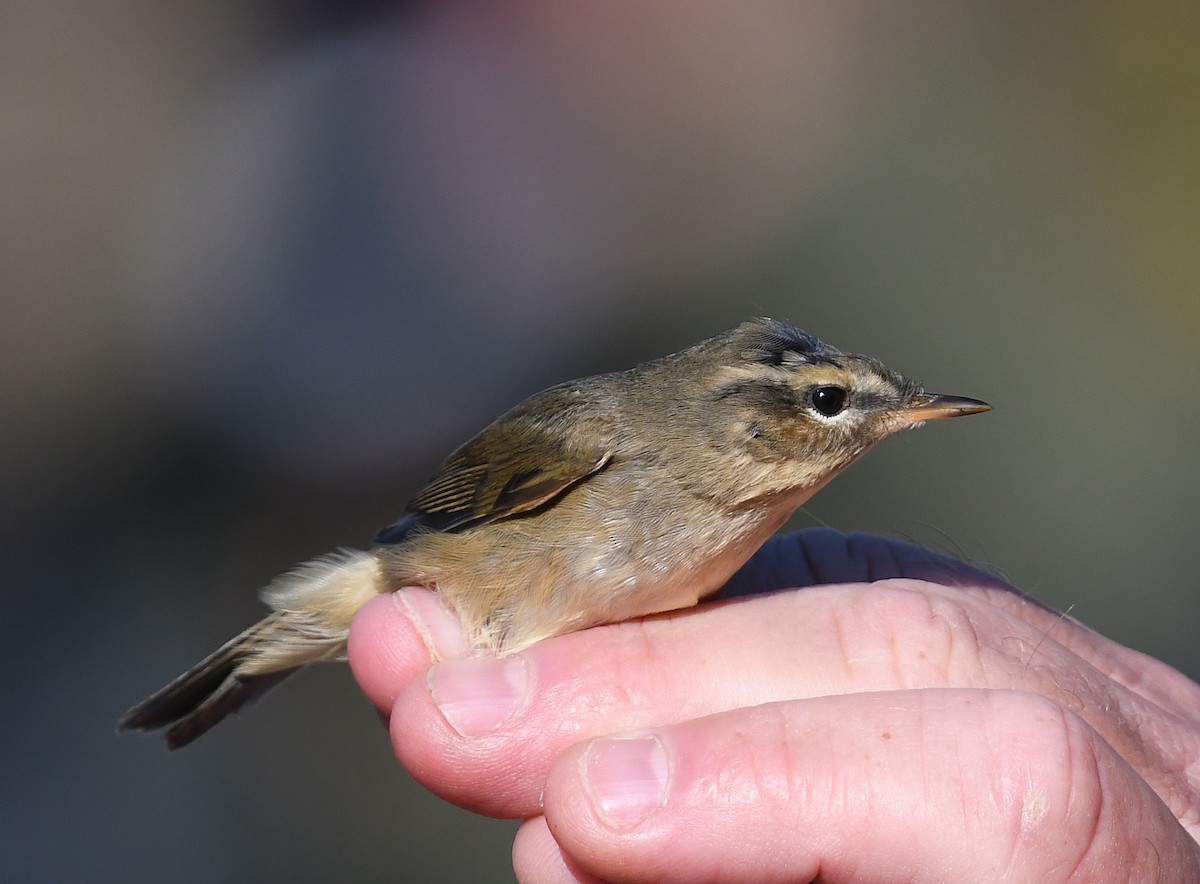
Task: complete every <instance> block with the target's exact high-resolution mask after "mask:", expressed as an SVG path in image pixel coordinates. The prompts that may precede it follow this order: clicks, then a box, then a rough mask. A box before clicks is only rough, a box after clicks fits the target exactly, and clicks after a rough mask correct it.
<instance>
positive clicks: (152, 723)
mask: <svg viewBox="0 0 1200 884" xmlns="http://www.w3.org/2000/svg"><path fill="white" fill-rule="evenodd" d="M382 591H383V576H382V573H381V571H380V568H379V563H378V560H377V559H376V558H375V556H373V555H371V554H370V553H366V552H360V551H358V550H341V551H339V552H336V553H332V554H330V555H328V556H322V557H321V558H319V559H315V560H313V561H311V562H308V563H306V564H304V565H301V566H300V567H299V568H297V569H296V570H295V571H292V572H291V573H289V574H285V575H283V576H282V577H279V578H276V580H275V582H273V583H272V584H271V585H270V586H268V587H267V588H266V589H265V590H263V594H262V595H263V600H264V601H266V602H267V604H269V605H270V606H271V607H272V608H274V609H275V612H274V613H272V614H269V615H268V616H267V617H264V618H263V619H262V620H260V621H259V622H258V623H256V624H255V625H254V626H251V627H250V628H249V629H247V630H246V631H245V632H243V633H242V634H241V635H238V636H236V637H235V638H233V639H231V640H230V641H228V642H226V643H225V644H223V645H221V647H219V648H217V650H215V651H213V652H212V653H211V654H209V655H208V656H207V657H205V658H204V659H203V660H201V661H200V662H199V663H197V664H196V665H195V666H193V667H192V668H191V669H189V670H188V671H187V672H185V673H183V674H182V675H180V676H179V677H178V678H176V679H174V680H173V681H172V682H171V683H170V684H168V685H166V686H165V687H164V688H162V689H161V690H159V691H157V692H155V693H154V694H152V695H151V696H150V697H147V698H146V699H145V700H143V701H142V702H141V703H138V704H137V705H136V706H134V707H133V708H132V709H130V710H129V711H128V712H126V713H125V714H124V715H123V716H121V720H120V721H119V722H118V723H117V728H118V729H119V730H133V729H136V730H155V729H157V728H160V727H166V726H167V725H171V728H170V730H168V731H167V748H169V749H178V748H179V747H180V746H186V745H187V744H188V743H190V742H192V741H193V740H195V739H196V738H197V737H199V736H201V735H202V734H204V733H205V732H206V731H208V730H209V729H210V728H212V727H214V726H215V725H216V724H218V723H219V722H220V721H221V720H222V719H224V718H225V717H226V716H227V715H232V714H233V713H234V712H237V711H238V710H239V709H241V708H242V707H243V706H245V705H247V704H248V703H253V702H254V701H255V700H257V699H258V698H259V697H261V696H262V695H263V694H265V693H266V692H267V691H269V690H270V689H271V688H273V687H274V686H275V685H277V684H279V682H281V681H283V680H284V679H285V678H287V677H288V676H289V675H291V674H292V673H293V672H295V671H296V670H297V669H299V668H300V667H302V666H304V665H306V664H308V663H315V662H317V661H319V660H336V659H339V658H341V657H342V656H344V654H345V650H346V637H347V635H348V634H349V632H350V621H351V620H352V619H353V618H354V615H355V614H356V613H357V612H358V609H359V608H361V607H362V606H363V605H364V604H366V603H367V601H369V600H370V599H371V598H372V597H373V596H375V595H377V594H378V593H379V592H382Z"/></svg>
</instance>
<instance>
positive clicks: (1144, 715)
mask: <svg viewBox="0 0 1200 884" xmlns="http://www.w3.org/2000/svg"><path fill="white" fill-rule="evenodd" d="M862 581H873V582H862ZM810 584H821V585H810ZM781 586H805V587H806V588H802V589H790V590H784V591H775V592H768V593H767V594H762V595H749V594H751V593H756V592H760V591H769V590H772V589H777V588H778V587H781ZM730 589H731V591H734V592H736V593H738V594H742V595H745V596H746V597H742V598H736V599H732V600H719V601H716V602H712V603H709V604H705V605H701V606H700V607H698V608H694V609H689V610H686V611H680V612H675V613H673V614H668V615H661V616H657V617H652V618H647V619H644V620H640V621H634V622H629V623H622V624H615V625H611V626H602V627H597V628H593V629H589V630H585V631H583V632H578V633H573V634H570V635H565V636H561V637H558V638H555V639H551V640H549V641H545V642H542V643H540V644H538V645H535V646H533V647H531V648H528V649H527V650H525V651H522V652H521V653H519V654H516V655H513V656H511V657H507V658H503V659H496V658H492V657H468V649H467V647H466V646H465V643H464V642H463V638H462V635H461V632H460V631H459V630H458V627H457V621H456V620H455V619H454V618H453V617H452V616H451V615H450V614H449V613H448V612H447V611H446V610H445V609H444V608H443V607H442V606H441V604H440V603H439V602H438V600H437V596H436V595H435V594H433V593H431V592H429V591H428V590H423V589H406V590H402V591H401V592H399V593H396V594H394V595H389V596H383V597H380V598H378V599H375V600H373V601H372V602H371V603H370V604H369V605H367V606H366V608H364V610H363V611H362V613H361V614H360V615H359V617H358V618H357V620H356V621H355V623H354V627H353V629H352V631H351V634H350V650H349V654H350V663H351V666H352V667H353V669H354V672H355V675H356V677H357V679H358V681H359V684H360V685H361V686H362V688H363V690H364V692H365V693H366V694H367V696H368V697H369V698H370V699H371V701H372V702H373V703H374V704H375V705H376V707H377V708H379V710H380V711H381V713H382V714H383V715H384V716H385V717H386V718H387V720H388V722H389V728H390V732H391V738H392V743H393V746H394V748H395V751H396V755H397V757H398V758H399V760H400V761H401V763H403V764H404V765H405V766H406V767H407V768H408V769H409V770H410V771H411V772H412V774H413V775H414V776H415V777H416V778H417V779H418V780H419V781H420V782H422V783H423V784H424V785H425V786H427V787H428V788H429V789H431V790H432V791H433V792H435V793H437V794H438V795H440V796H442V797H444V798H445V799H447V800H449V801H452V802H454V803H456V804H459V805H461V806H462V807H465V808H467V809H469V810H473V811H476V812H479V813H483V814H488V815H492V816H499V817H515V818H522V819H524V820H525V822H524V824H523V825H522V826H521V828H520V830H519V832H518V835H517V838H516V841H515V844H514V847H513V863H514V867H515V869H516V871H517V875H518V877H519V878H520V879H521V880H523V881H538V882H550V881H595V880H631V881H654V880H679V881H705V880H722V881H739V880H740V881H756V882H757V881H769V880H789V881H808V880H813V879H819V880H821V881H825V882H834V881H966V880H970V881H976V882H984V881H1039V882H1056V881H1064V882H1065V881H1079V882H1083V881H1087V882H1104V881H1114V882H1117V881H1119V882H1128V881H1200V849H1198V846H1197V835H1198V834H1200V764H1198V762H1200V686H1197V685H1196V684H1195V683H1193V682H1192V681H1190V680H1189V679H1187V678H1185V677H1184V676H1183V675H1181V674H1180V673H1178V672H1176V671H1175V670H1173V669H1171V668H1170V667H1168V666H1166V665H1165V664H1163V663H1161V662H1159V661H1157V660H1154V659H1152V658H1150V657H1147V656H1145V655H1143V654H1140V653H1138V652H1136V651H1132V650H1130V649H1128V648H1124V647H1121V646H1119V645H1117V644H1115V643H1114V642H1111V641H1109V640H1108V639H1106V638H1104V637H1103V636H1100V635H1097V634H1096V633H1094V632H1092V631H1090V630H1088V629H1087V628H1085V627H1083V626H1081V625H1080V624H1078V623H1076V622H1075V621H1073V620H1071V619H1069V618H1067V617H1064V616H1062V615H1059V614H1057V613H1055V612H1053V611H1050V610H1048V609H1046V608H1044V607H1042V606H1040V605H1038V604H1037V603H1036V602H1034V601H1032V600H1031V599H1029V598H1027V597H1025V596H1023V595H1021V594H1020V593H1018V592H1016V591H1015V590H1013V589H1011V588H1009V587H1007V586H1005V585H1004V584H1003V583H1002V582H1000V581H999V580H997V579H996V578H994V577H992V576H989V575H987V574H984V573H982V572H979V571H975V570H974V569H971V568H970V567H968V566H966V565H963V564H962V563H958V562H954V561H953V560H950V559H947V558H945V557H941V556H938V555H936V554H933V553H930V552H927V551H924V550H921V549H920V548H918V547H913V546H911V545H908V544H902V543H899V542H896V541H890V540H886V539H884V538H876V537H868V536H864V535H849V536H847V535H841V534H838V533H836V532H832V531H827V530H815V531H805V532H800V533H798V534H794V535H789V536H786V537H781V538H776V539H774V540H773V541H772V542H771V543H770V544H768V545H767V546H766V547H764V549H763V550H762V551H761V552H760V553H759V555H758V556H756V558H755V560H753V562H752V565H751V566H750V568H749V569H748V570H746V571H744V572H743V574H742V575H740V576H739V578H736V579H735V581H734V585H732V586H731V587H730ZM431 659H437V660H439V661H441V662H439V663H437V664H436V665H432V666H431Z"/></svg>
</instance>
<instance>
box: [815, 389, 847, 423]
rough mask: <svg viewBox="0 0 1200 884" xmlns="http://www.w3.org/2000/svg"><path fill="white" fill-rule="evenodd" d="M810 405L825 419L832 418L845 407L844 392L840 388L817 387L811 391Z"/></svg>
mask: <svg viewBox="0 0 1200 884" xmlns="http://www.w3.org/2000/svg"><path fill="white" fill-rule="evenodd" d="M812 404H813V408H815V409H816V410H817V411H819V412H821V414H823V415H825V417H833V416H834V415H835V414H837V413H838V412H840V411H841V410H842V409H843V408H845V407H846V391H845V390H843V389H842V388H841V387H817V388H816V389H815V390H813V391H812Z"/></svg>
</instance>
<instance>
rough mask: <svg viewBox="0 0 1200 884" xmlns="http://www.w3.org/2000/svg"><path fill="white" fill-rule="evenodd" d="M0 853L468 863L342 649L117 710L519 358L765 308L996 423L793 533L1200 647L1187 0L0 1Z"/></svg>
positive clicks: (494, 858)
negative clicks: (945, 565) (176, 747)
mask: <svg viewBox="0 0 1200 884" xmlns="http://www.w3.org/2000/svg"><path fill="white" fill-rule="evenodd" d="M0 108H2V109H3V125H2V126H0V163H2V168H3V169H4V173H3V175H0V311H2V313H0V318H2V322H0V414H2V415H3V417H2V419H0V440H2V442H0V444H2V449H0V450H2V453H3V456H2V457H0V523H2V527H3V531H2V532H0V536H2V540H0V543H2V544H3V547H4V550H3V554H4V562H5V570H6V578H7V579H6V580H5V581H4V585H3V590H2V591H3V613H2V614H0V638H2V639H3V641H2V643H0V654H2V655H3V661H2V662H3V666H4V670H5V672H6V677H5V678H4V679H3V686H2V687H0V691H2V692H3V694H2V698H3V710H4V716H5V721H6V725H5V727H4V729H3V733H2V735H0V757H3V758H4V759H5V761H4V768H5V769H4V780H5V785H4V788H3V789H2V790H0V815H2V816H3V818H4V819H5V821H6V822H5V825H4V827H3V829H2V830H0V869H3V877H4V878H5V879H6V880H12V881H47V880H58V881H71V880H87V881H110V880H113V881H115V880H122V881H159V880H173V881H181V882H192V881H196V882H207V881H251V880H254V881H270V880H280V881H283V880H286V881H326V880H334V879H338V880H350V881H372V880H396V879H401V880H435V879H436V880H445V881H454V880H505V879H506V878H509V877H511V871H510V865H509V846H510V843H511V838H512V834H513V832H514V831H515V825H514V824H513V823H509V822H497V821H492V820H481V819H476V818H473V817H471V816H470V815H468V814H466V813H464V812H461V811H458V810H456V809H454V808H451V807H449V806H447V805H445V804H443V803H442V802H440V801H439V800H437V799H435V798H433V797H431V796H429V795H427V794H425V793H424V792H423V791H422V790H421V789H419V788H418V787H416V786H415V785H414V784H413V783H412V782H411V780H409V779H408V777H407V775H406V774H405V773H404V772H403V771H402V770H401V769H400V768H399V766H398V765H397V764H396V763H395V761H394V759H393V757H392V755H391V752H390V748H389V745H388V742H387V739H386V734H385V732H384V730H383V729H382V728H381V727H380V725H379V722H378V721H377V719H376V717H375V715H374V713H373V711H372V710H371V709H370V708H369V707H368V705H367V703H366V702H365V700H363V699H362V698H361V696H360V695H359V694H358V693H357V691H356V690H355V688H354V685H353V682H352V679H351V678H350V675H349V672H348V671H347V670H346V669H345V668H344V667H324V668H322V669H321V670H320V671H317V672H314V673H313V674H311V675H308V676H306V677H305V678H303V679H298V680H297V681H296V682H295V683H294V684H292V683H289V685H288V686H287V687H286V688H284V689H283V690H281V691H280V692H278V693H277V694H275V695H273V696H272V697H271V698H270V700H269V701H267V702H266V703H264V704H263V705H261V706H260V707H259V708H258V709H257V710H256V712H255V713H254V714H253V715H249V716H244V717H242V718H240V719H238V720H235V721H233V722H231V723H227V724H226V725H224V726H223V727H221V728H220V729H218V730H217V731H215V732H213V733H212V734H210V735H209V736H207V737H206V738H205V739H204V740H203V741H202V742H200V743H199V744H197V745H195V746H193V747H191V748H190V749H188V750H186V751H184V752H181V753H178V754H175V755H170V756H168V755H167V754H166V752H165V751H164V750H163V748H162V746H161V743H160V741H159V740H158V739H156V738H139V737H137V736H125V737H122V738H119V739H118V738H117V737H115V736H114V735H113V727H114V723H115V720H116V718H117V716H118V715H119V714H120V713H121V712H122V711H123V710H124V709H125V708H126V707H127V706H129V705H130V704H131V703H133V702H134V701H136V700H138V699H140V698H141V697H143V696H144V695H145V694H147V693H148V692H149V691H151V690H152V689H155V688H157V687H159V685H160V684H161V683H162V682H163V681H165V680H166V679H167V678H168V677H170V676H172V675H174V674H175V673H176V672H178V671H180V670H181V669H182V668H184V667H185V666H187V665H190V664H191V663H193V662H194V661H195V660H196V659H198V658H199V657H200V656H201V655H202V654H204V653H206V652H208V651H209V650H211V648H212V647H214V646H215V645H217V644H218V643H219V642H221V641H223V640H224V639H226V638H228V637H229V636H230V635H232V634H233V633H234V632H235V631H237V630H239V629H241V628H242V627H244V626H245V625H248V624H249V623H250V622H252V621H253V620H254V619H256V618H257V617H258V616H259V614H260V611H261V609H260V607H259V605H258V603H257V601H256V598H255V595H254V590H255V589H256V588H257V587H259V586H261V585H262V584H264V583H265V582H266V581H268V580H269V579H270V578H271V577H272V576H274V575H275V574H276V573H278V572H279V571H281V570H284V569H286V568H288V567H289V566H290V565H292V564H293V563H295V562H297V561H299V560H302V559H307V558H309V557H312V556H314V555H316V554H318V553H321V552H324V551H326V550H328V549H331V548H333V547H335V546H337V545H343V544H344V545H354V544H365V543H367V542H369V539H370V538H371V537H372V535H373V532H374V531H375V529H376V528H378V527H379V526H381V525H383V524H386V523H388V522H389V521H390V520H391V519H392V518H393V517H395V516H396V515H397V514H398V513H399V512H400V510H401V509H402V507H403V505H404V503H405V501H406V500H407V498H408V497H409V496H410V495H411V494H412V493H413V492H414V491H415V490H416V489H417V487H418V485H419V483H420V482H421V481H422V480H423V479H425V478H426V477H427V476H428V475H429V474H430V473H431V472H432V471H433V469H434V468H435V467H436V465H437V463H438V462H439V460H440V459H441V457H442V456H444V455H445V454H447V453H448V452H449V450H450V449H451V448H452V447H454V446H455V445H456V444H458V443H459V442H461V441H462V440H463V439H464V438H465V437H466V436H468V435H469V434H471V433H472V432H474V431H475V430H476V429H478V428H479V427H481V426H482V425H483V424H484V423H485V422H486V421H488V420H489V419H491V418H492V417H494V416H495V415H496V414H498V413H499V412H501V411H503V410H504V409H506V408H507V407H508V406H510V405H512V404H513V403H515V402H517V401H518V400H520V399H521V398H523V397H524V396H526V395H528V394H529V393H532V392H534V391H535V390H537V389H540V388H541V387H544V386H546V385H548V384H550V383H553V382H556V381H559V380H563V379H566V378H568V377H572V376H577V375H581V374H587V373H592V372H596V371H601V370H607V369H615V368H624V367H627V366H628V365H631V364H633V363H634V362H636V361H638V360H640V359H644V358H648V357H654V356H659V355H662V354H664V353H667V352H670V351H673V350H675V349H678V348H679V347H682V346H685V345H687V344H689V343H692V342H694V341H696V340H699V339H700V338H702V337H706V336H708V335H710V334H714V333H716V332H718V331H720V330H722V329H724V328H727V327H729V326H732V325H734V324H736V323H737V322H739V321H740V320H742V319H744V318H746V317H748V316H752V315H757V314H768V315H775V316H779V317H782V318H788V319H791V320H793V321H794V322H796V323H797V324H799V325H801V326H803V327H805V328H807V329H809V330H811V331H813V332H814V333H817V334H819V335H820V336H821V337H823V338H825V339H826V340H828V341H830V342H832V343H835V344H837V345H839V346H841V347H843V348H846V349H850V350H855V351H859V352H866V353H870V354H872V355H875V356H878V357H880V358H882V359H884V360H885V361H886V362H887V363H888V364H889V365H892V366H893V367H895V368H898V369H900V370H902V371H904V372H906V373H910V374H912V375H915V376H916V377H918V378H921V379H922V380H924V381H925V382H926V383H927V384H928V385H929V386H930V387H931V388H934V389H937V390H941V391H944V392H950V393H958V394H964V395H970V396H977V397H980V398H984V399H987V400H989V401H990V402H992V403H993V404H994V405H995V411H994V412H993V413H992V414H989V415H987V416H986V417H979V418H975V419H972V420H971V421H964V422H963V423H961V424H960V423H957V422H955V423H952V424H946V425H938V426H935V427H930V428H927V429H925V430H922V431H921V432H919V433H912V434H905V435H904V436H902V437H900V438H898V439H895V440H892V441H890V442H889V443H887V444H886V445H884V446H882V447H881V448H880V449H879V450H877V451H876V452H874V453H873V454H872V455H871V456H870V457H868V458H867V459H866V460H865V461H863V462H862V463H861V464H859V465H857V466H856V467H855V468H854V469H853V470H851V471H850V472H849V473H848V474H847V475H845V476H843V477H842V478H840V479H839V480H838V481H837V482H835V483H834V484H833V485H832V486H831V487H830V488H829V489H827V490H826V491H824V492H823V493H822V494H821V495H820V496H819V497H818V498H817V499H816V500H814V501H813V502H812V503H811V504H810V505H809V507H808V510H809V515H805V516H802V517H800V518H799V519H798V520H797V523H796V524H797V525H798V526H804V525H812V524H816V523H817V520H820V521H822V522H825V523H828V524H830V525H832V526H834V527H837V528H840V529H845V530H868V531H877V532H884V533H888V534H892V535H896V536H900V537H904V538H909V539H915V540H917V541H920V542H923V543H927V544H929V545H932V546H934V547H936V548H938V549H941V550H944V551H949V552H955V553H958V554H960V555H963V556H966V557H968V558H970V559H972V560H975V561H978V562H980V563H983V564H985V565H987V566H989V567H992V568H995V569H998V570H999V571H1001V572H1002V573H1004V574H1005V575H1007V576H1008V577H1009V578H1010V579H1011V580H1012V581H1014V582H1015V583H1016V584H1017V585H1018V586H1020V587H1022V588H1024V589H1026V590H1028V591H1030V592H1032V593H1033V594H1035V595H1036V596H1038V597H1039V598H1041V599H1042V600H1043V601H1045V602H1046V603H1048V604H1050V605H1054V606H1056V607H1059V608H1068V607H1069V608H1070V609H1071V613H1072V615H1073V616H1075V617H1078V618H1079V619H1081V620H1083V621H1084V622H1086V623H1088V624H1090V625H1091V626H1092V627H1094V628H1096V629H1098V630H1099V631H1101V632H1104V633H1106V634H1108V635H1110V636H1112V637H1113V638H1115V639H1117V640H1118V641H1120V642H1122V643H1125V644H1128V645H1132V646H1135V647H1137V648H1140V649H1142V650H1144V651H1146V652H1148V653H1150V654H1153V655H1155V656H1158V657H1161V658H1164V659H1166V660H1167V661H1169V662H1170V663H1172V664H1173V665H1175V666H1177V667H1179V668H1180V669H1182V670H1183V671H1184V672H1186V673H1188V674H1189V675H1191V676H1192V677H1197V676H1200V650H1198V649H1197V646H1196V642H1195V636H1196V635H1197V634H1200V605H1197V602H1196V592H1195V583H1196V577H1195V575H1196V573H1197V571H1198V569H1200V543H1197V542H1196V540H1195V532H1196V526H1197V518H1196V513H1197V511H1198V510H1200V466H1198V459H1197V457H1196V452H1195V448H1196V439H1197V438H1200V398H1198V396H1197V390H1198V388H1200V361H1198V359H1197V355H1196V341H1197V332H1198V331H1200V298H1198V297H1197V294H1198V292H1197V289H1198V283H1197V281H1198V279H1200V247H1198V241H1200V5H1197V4H1196V3H1195V2H1193V0H1177V2H1151V3H1144V4H1137V5H1134V4H1122V3H1091V4H1086V5H1082V6H1080V5H1072V6H1070V7H1066V6H1063V5H1060V4H1040V3H1010V4H1002V5H1001V4H990V3H977V2H972V3H962V2H957V0H955V2H949V0H948V2H925V0H922V2H911V3H906V4H877V3H857V2H820V3H818V2H813V3H803V4H798V3H792V2H766V3H756V4H730V3H721V2H717V0H695V2H690V3H643V2H620V3H604V4H572V3H567V4H564V3H561V2H554V0H514V2H507V3H498V4H484V3H462V2H452V0H451V2H443V3H383V2H357V3H354V2H349V3H345V2H343V3H323V2H319V0H309V2H302V3H291V4H281V3H264V4H244V3H232V2H221V0H217V2H207V3H190V4H187V3H184V4H156V3H149V2H136V0H114V2H110V3H106V4H102V5H99V4H87V3H81V2H63V3H54V4H36V3H8V4H3V5H2V6H0Z"/></svg>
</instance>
